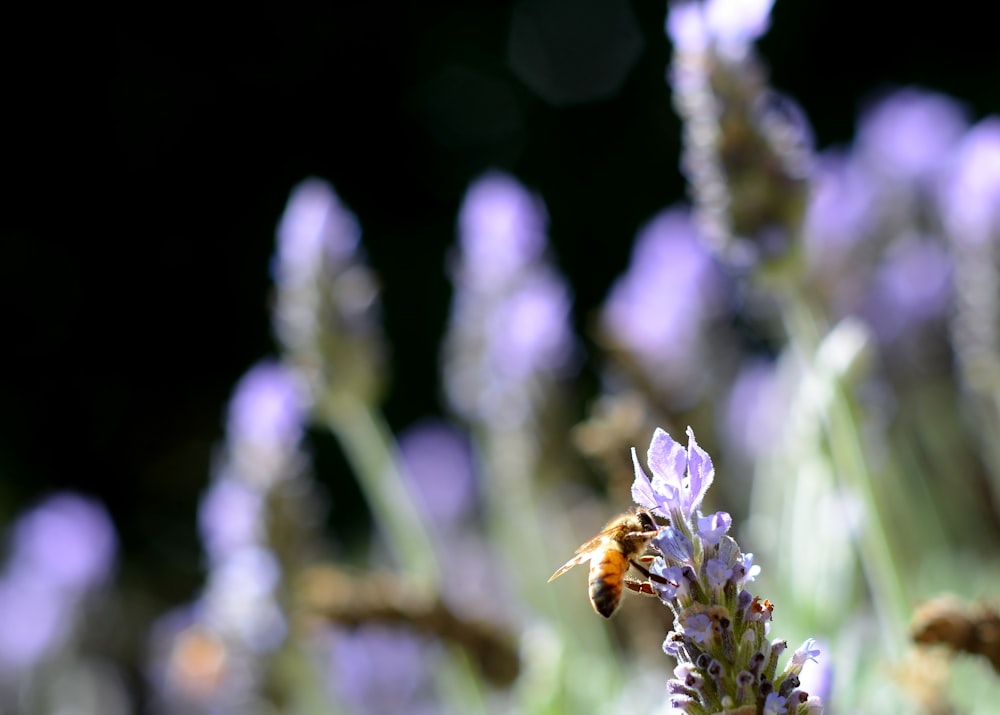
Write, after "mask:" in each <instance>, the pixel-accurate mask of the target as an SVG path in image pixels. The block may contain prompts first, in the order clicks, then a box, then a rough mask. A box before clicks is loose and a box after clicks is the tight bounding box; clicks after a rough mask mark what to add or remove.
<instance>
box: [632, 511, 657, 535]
mask: <svg viewBox="0 0 1000 715" xmlns="http://www.w3.org/2000/svg"><path fill="white" fill-rule="evenodd" d="M635 517H636V518H637V519H638V520H639V524H640V525H641V526H642V528H641V529H640V531H656V530H657V529H659V528H660V525H659V524H657V523H656V520H655V519H653V512H651V511H650V510H649V509H636V510H635Z"/></svg>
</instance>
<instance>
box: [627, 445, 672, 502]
mask: <svg viewBox="0 0 1000 715" xmlns="http://www.w3.org/2000/svg"><path fill="white" fill-rule="evenodd" d="M632 465H633V467H634V468H635V479H634V480H633V481H632V501H634V502H635V503H636V504H638V505H639V506H644V507H646V508H647V509H656V510H659V509H660V507H661V504H660V502H659V500H658V498H657V495H656V492H654V491H653V485H652V484H650V483H649V477H647V476H646V472H645V471H643V469H642V466H641V465H640V464H639V456H638V455H637V454H636V452H635V447H633V448H632ZM661 516H666V512H662V513H661Z"/></svg>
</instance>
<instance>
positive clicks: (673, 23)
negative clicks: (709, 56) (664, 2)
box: [666, 1, 711, 52]
mask: <svg viewBox="0 0 1000 715" xmlns="http://www.w3.org/2000/svg"><path fill="white" fill-rule="evenodd" d="M666 30H667V36H668V37H669V38H670V41H671V42H673V43H674V47H675V48H676V49H677V50H679V51H688V52H701V51H703V50H705V49H707V48H708V43H709V41H710V39H711V34H710V32H709V29H708V24H707V23H706V21H705V11H704V8H703V7H702V5H701V3H699V2H690V1H688V2H678V3H675V4H674V5H672V6H671V7H670V9H669V11H668V12H667V27H666Z"/></svg>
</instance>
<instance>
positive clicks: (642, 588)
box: [624, 578, 658, 596]
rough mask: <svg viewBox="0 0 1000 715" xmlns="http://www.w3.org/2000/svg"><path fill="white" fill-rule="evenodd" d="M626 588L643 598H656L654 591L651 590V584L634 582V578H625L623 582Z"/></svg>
mask: <svg viewBox="0 0 1000 715" xmlns="http://www.w3.org/2000/svg"><path fill="white" fill-rule="evenodd" d="M624 583H625V586H626V588H629V589H630V590H632V591H635V592H636V593H641V594H642V595H643V596H656V595H658V594H657V593H656V590H655V589H654V588H653V584H651V583H650V582H649V581H636V580H635V579H634V578H627V579H625V581H624Z"/></svg>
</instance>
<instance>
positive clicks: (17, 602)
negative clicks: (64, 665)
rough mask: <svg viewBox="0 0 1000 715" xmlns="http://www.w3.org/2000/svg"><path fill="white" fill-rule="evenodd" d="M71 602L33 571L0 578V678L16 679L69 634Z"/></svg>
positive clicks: (53, 649)
mask: <svg viewBox="0 0 1000 715" xmlns="http://www.w3.org/2000/svg"><path fill="white" fill-rule="evenodd" d="M72 616H73V604H72V603H71V602H70V601H68V600H67V598H66V595H65V594H64V593H60V592H59V591H58V590H57V589H54V588H53V587H52V584H50V583H46V582H45V581H44V580H43V579H40V578H38V577H37V576H35V575H32V574H23V573H22V574H16V575H14V574H9V573H8V574H5V575H4V577H3V578H2V579H0V682H2V681H6V680H11V679H17V678H18V677H20V676H21V675H22V674H23V673H25V672H26V671H29V670H31V669H32V668H34V667H35V666H36V665H37V664H38V663H39V662H40V661H42V660H43V659H44V658H46V657H47V656H48V655H50V654H52V653H54V652H56V651H57V650H59V648H60V647H61V646H62V644H63V643H64V641H65V640H66V638H67V637H68V636H69V631H70V627H71V625H72Z"/></svg>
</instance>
